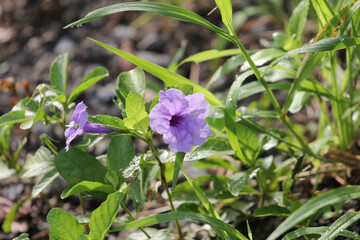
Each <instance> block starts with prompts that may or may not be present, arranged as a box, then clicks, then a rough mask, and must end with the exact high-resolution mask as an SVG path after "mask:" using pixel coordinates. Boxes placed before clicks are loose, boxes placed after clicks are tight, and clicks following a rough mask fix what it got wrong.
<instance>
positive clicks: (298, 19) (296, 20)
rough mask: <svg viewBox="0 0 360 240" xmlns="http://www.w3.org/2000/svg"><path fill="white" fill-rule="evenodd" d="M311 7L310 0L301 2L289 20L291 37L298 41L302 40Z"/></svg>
mask: <svg viewBox="0 0 360 240" xmlns="http://www.w3.org/2000/svg"><path fill="white" fill-rule="evenodd" d="M309 6H310V2H309V0H303V1H301V2H300V3H299V4H298V5H297V6H296V8H295V9H294V11H293V13H292V15H291V17H290V19H289V35H290V36H292V37H293V38H294V39H295V40H296V41H299V40H300V39H301V37H302V34H303V32H304V28H305V25H306V18H307V15H308V11H309Z"/></svg>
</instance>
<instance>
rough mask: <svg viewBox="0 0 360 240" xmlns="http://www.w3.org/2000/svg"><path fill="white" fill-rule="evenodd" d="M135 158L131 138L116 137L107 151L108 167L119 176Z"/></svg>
mask: <svg viewBox="0 0 360 240" xmlns="http://www.w3.org/2000/svg"><path fill="white" fill-rule="evenodd" d="M134 157H135V151H134V147H133V143H132V139H131V137H130V136H115V137H113V138H112V139H111V141H110V144H109V148H108V150H107V158H106V165H107V167H108V168H109V169H112V170H115V171H116V172H117V173H118V174H119V176H121V174H122V171H123V170H124V169H125V168H127V167H128V166H129V164H130V162H131V160H132V159H133V158H134Z"/></svg>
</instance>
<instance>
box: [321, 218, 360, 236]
mask: <svg viewBox="0 0 360 240" xmlns="http://www.w3.org/2000/svg"><path fill="white" fill-rule="evenodd" d="M359 219H360V213H359V212H357V213H356V212H347V213H345V214H344V215H343V216H341V217H340V218H339V219H337V220H336V221H335V222H334V223H333V224H331V226H330V227H329V229H328V230H326V232H325V233H323V234H322V235H321V237H320V238H319V239H318V240H329V239H334V238H336V237H337V236H338V235H339V233H341V232H342V231H343V230H345V229H346V228H347V227H349V226H350V225H351V224H353V223H354V222H356V221H358V220H359Z"/></svg>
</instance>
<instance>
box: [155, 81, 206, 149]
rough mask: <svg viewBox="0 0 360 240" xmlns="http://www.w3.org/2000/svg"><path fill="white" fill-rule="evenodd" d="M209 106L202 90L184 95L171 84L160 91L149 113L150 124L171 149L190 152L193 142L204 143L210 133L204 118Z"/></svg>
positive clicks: (196, 144)
mask: <svg viewBox="0 0 360 240" xmlns="http://www.w3.org/2000/svg"><path fill="white" fill-rule="evenodd" d="M209 107H210V105H209V103H208V102H207V101H206V100H205V98H204V94H202V93H194V94H192V95H188V96H185V95H184V94H183V93H182V91H180V90H178V89H174V88H171V89H169V90H167V91H166V92H164V91H160V93H159V103H158V104H156V105H155V107H154V108H153V109H152V110H151V112H150V114H149V117H150V127H151V128H152V129H153V130H154V131H156V132H158V133H160V134H162V135H163V139H164V142H165V143H167V144H169V148H170V150H171V151H172V152H174V153H177V152H189V151H190V150H191V147H192V146H198V145H201V144H203V143H205V140H206V138H207V137H208V136H210V134H211V130H210V126H209V125H208V124H207V122H206V121H205V120H204V119H205V118H206V117H207V116H208V115H209Z"/></svg>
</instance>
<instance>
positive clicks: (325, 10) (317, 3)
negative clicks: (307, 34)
mask: <svg viewBox="0 0 360 240" xmlns="http://www.w3.org/2000/svg"><path fill="white" fill-rule="evenodd" d="M311 2H312V5H313V7H314V9H315V12H316V13H317V16H318V18H319V20H320V23H321V26H322V27H324V26H326V25H327V23H328V21H329V20H330V19H332V18H333V17H334V12H333V11H332V9H331V7H330V5H329V3H328V2H327V1H324V0H311Z"/></svg>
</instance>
